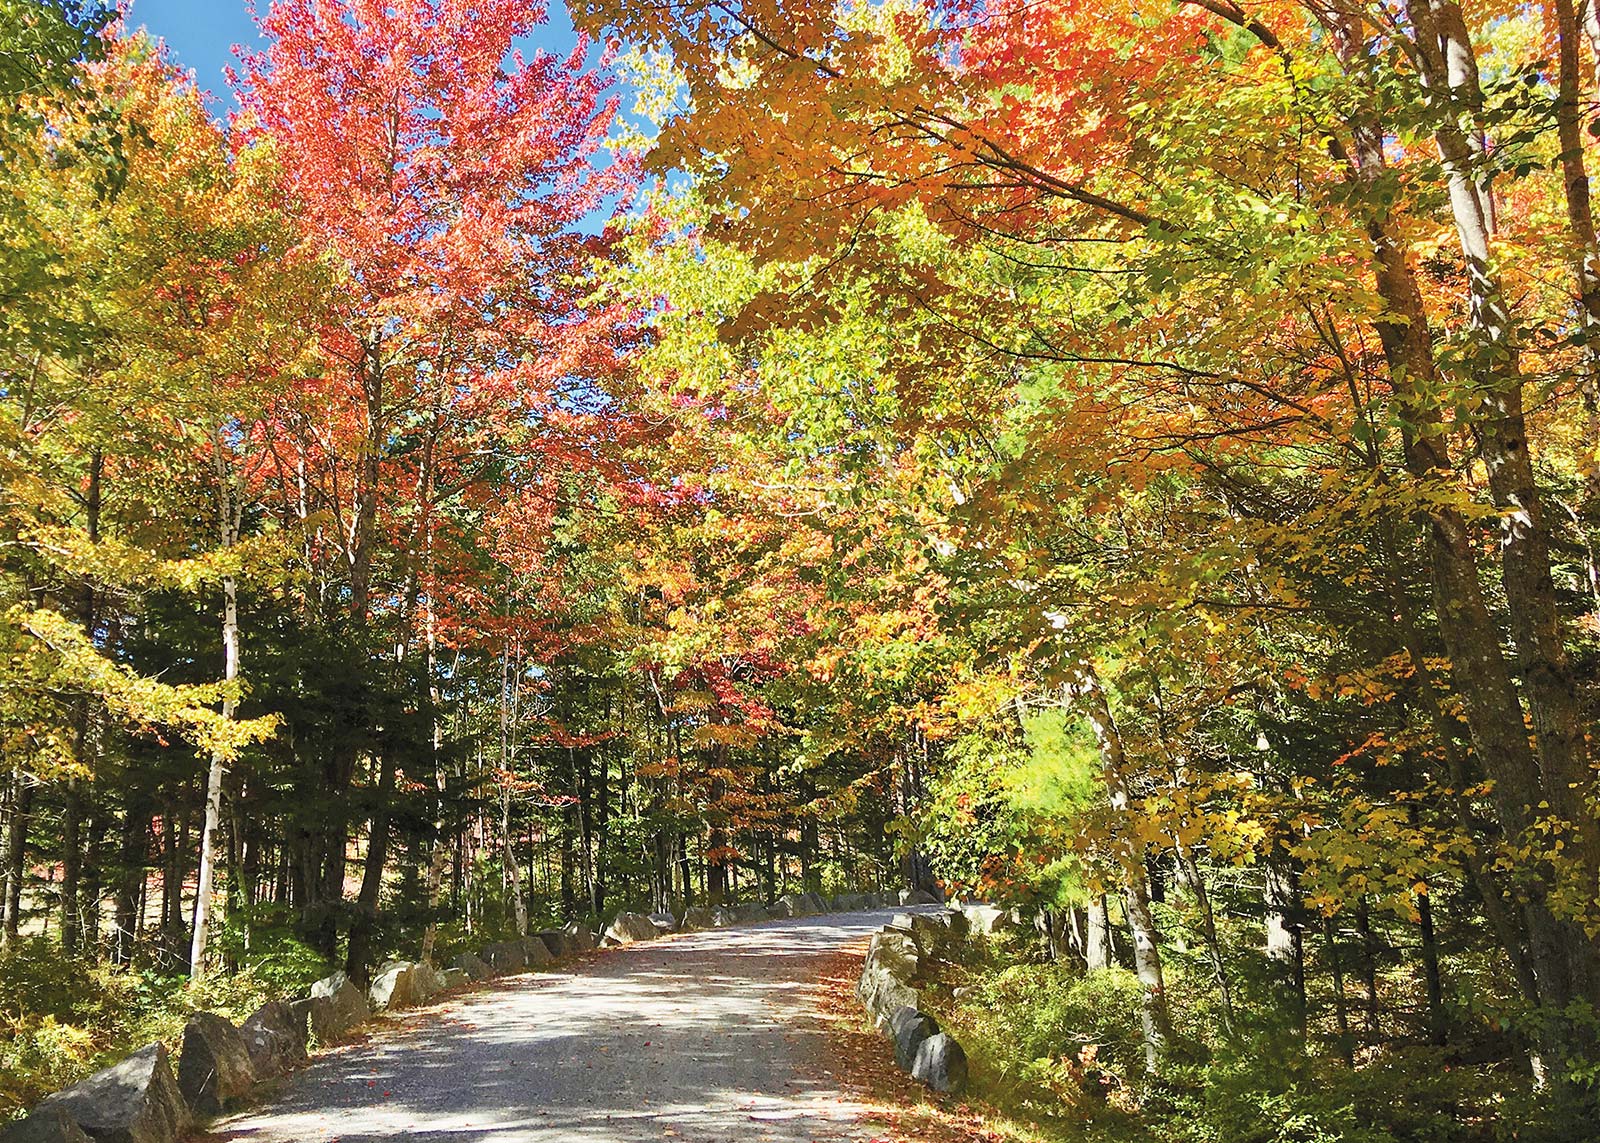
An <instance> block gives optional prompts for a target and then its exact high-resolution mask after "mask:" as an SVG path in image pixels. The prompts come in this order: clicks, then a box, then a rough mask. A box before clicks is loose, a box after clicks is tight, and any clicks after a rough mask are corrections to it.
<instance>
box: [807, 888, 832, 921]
mask: <svg viewBox="0 0 1600 1143" xmlns="http://www.w3.org/2000/svg"><path fill="white" fill-rule="evenodd" d="M804 896H805V899H806V901H807V902H808V903H809V904H810V905H811V912H812V913H813V914H814V915H817V916H821V915H822V914H823V913H827V912H830V911H831V910H832V906H831V905H829V904H828V899H827V898H826V897H824V896H823V895H822V894H821V893H816V892H812V893H806V894H804Z"/></svg>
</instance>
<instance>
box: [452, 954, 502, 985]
mask: <svg viewBox="0 0 1600 1143" xmlns="http://www.w3.org/2000/svg"><path fill="white" fill-rule="evenodd" d="M450 964H451V967H453V968H455V969H457V970H459V971H461V972H464V973H466V976H467V979H468V980H488V979H489V978H490V977H491V976H493V975H494V969H492V968H490V967H489V965H488V962H487V961H485V960H484V959H483V958H482V957H481V956H479V955H478V954H477V953H473V952H464V953H462V954H461V955H460V956H458V957H456V959H455V960H453V961H451V962H450Z"/></svg>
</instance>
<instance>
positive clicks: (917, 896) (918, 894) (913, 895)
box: [900, 889, 940, 905]
mask: <svg viewBox="0 0 1600 1143" xmlns="http://www.w3.org/2000/svg"><path fill="white" fill-rule="evenodd" d="M900 904H902V905H938V904H940V901H939V898H937V897H935V896H934V895H933V894H932V893H929V892H928V891H927V890H926V889H902V890H900Z"/></svg>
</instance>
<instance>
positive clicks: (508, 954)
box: [482, 941, 528, 973]
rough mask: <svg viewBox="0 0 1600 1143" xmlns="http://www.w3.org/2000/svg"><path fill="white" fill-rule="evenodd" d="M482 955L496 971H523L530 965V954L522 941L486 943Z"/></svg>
mask: <svg viewBox="0 0 1600 1143" xmlns="http://www.w3.org/2000/svg"><path fill="white" fill-rule="evenodd" d="M482 956H483V959H484V960H486V961H488V962H489V967H490V968H492V969H494V971H495V972H496V973H507V972H521V971H522V970H523V969H525V968H527V967H528V954H527V951H526V950H525V949H524V948H523V947H522V942H521V941H501V942H500V943H498V944H493V945H485V946H484V947H483V953H482Z"/></svg>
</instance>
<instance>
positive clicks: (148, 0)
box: [128, 0, 575, 101]
mask: <svg viewBox="0 0 1600 1143" xmlns="http://www.w3.org/2000/svg"><path fill="white" fill-rule="evenodd" d="M256 2H257V4H258V5H259V6H260V7H262V8H265V7H266V6H267V3H268V0H256ZM128 22H129V24H130V25H132V26H134V27H138V26H139V25H141V24H143V25H144V26H145V27H146V28H148V29H149V30H150V32H151V34H153V35H156V36H159V37H160V38H161V39H163V40H165V41H166V42H167V47H168V48H169V49H171V51H172V53H173V55H174V56H176V57H177V60H178V62H179V63H181V64H183V66H185V67H188V68H192V69H193V70H194V73H195V80H196V81H197V82H198V83H199V85H200V86H201V87H202V88H203V89H205V90H207V91H210V92H211V93H212V94H213V95H215V96H217V97H218V98H219V99H220V100H225V101H231V97H230V96H229V94H228V84H227V81H226V80H224V79H223V78H222V69H223V68H224V67H226V66H227V65H229V64H231V63H233V45H234V44H243V45H244V46H245V47H247V48H250V49H254V48H257V47H259V46H260V41H259V40H258V39H257V38H256V26H255V21H253V20H252V19H251V18H250V14H249V12H248V11H247V10H246V3H245V0H133V10H132V12H131V13H130V15H129V17H128ZM574 42H575V37H574V36H573V32H572V23H571V21H570V20H568V19H567V8H566V5H565V4H564V3H563V2H562V0H553V2H552V3H551V5H550V20H549V22H548V23H547V24H546V25H545V26H544V28H542V29H540V32H539V34H538V35H537V36H535V37H533V38H532V39H531V40H530V41H527V42H525V43H519V44H518V45H517V46H518V47H520V48H522V49H523V51H529V50H530V49H532V48H536V47H542V48H545V49H547V50H550V51H559V52H566V51H570V50H572V45H573V43H574Z"/></svg>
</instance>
